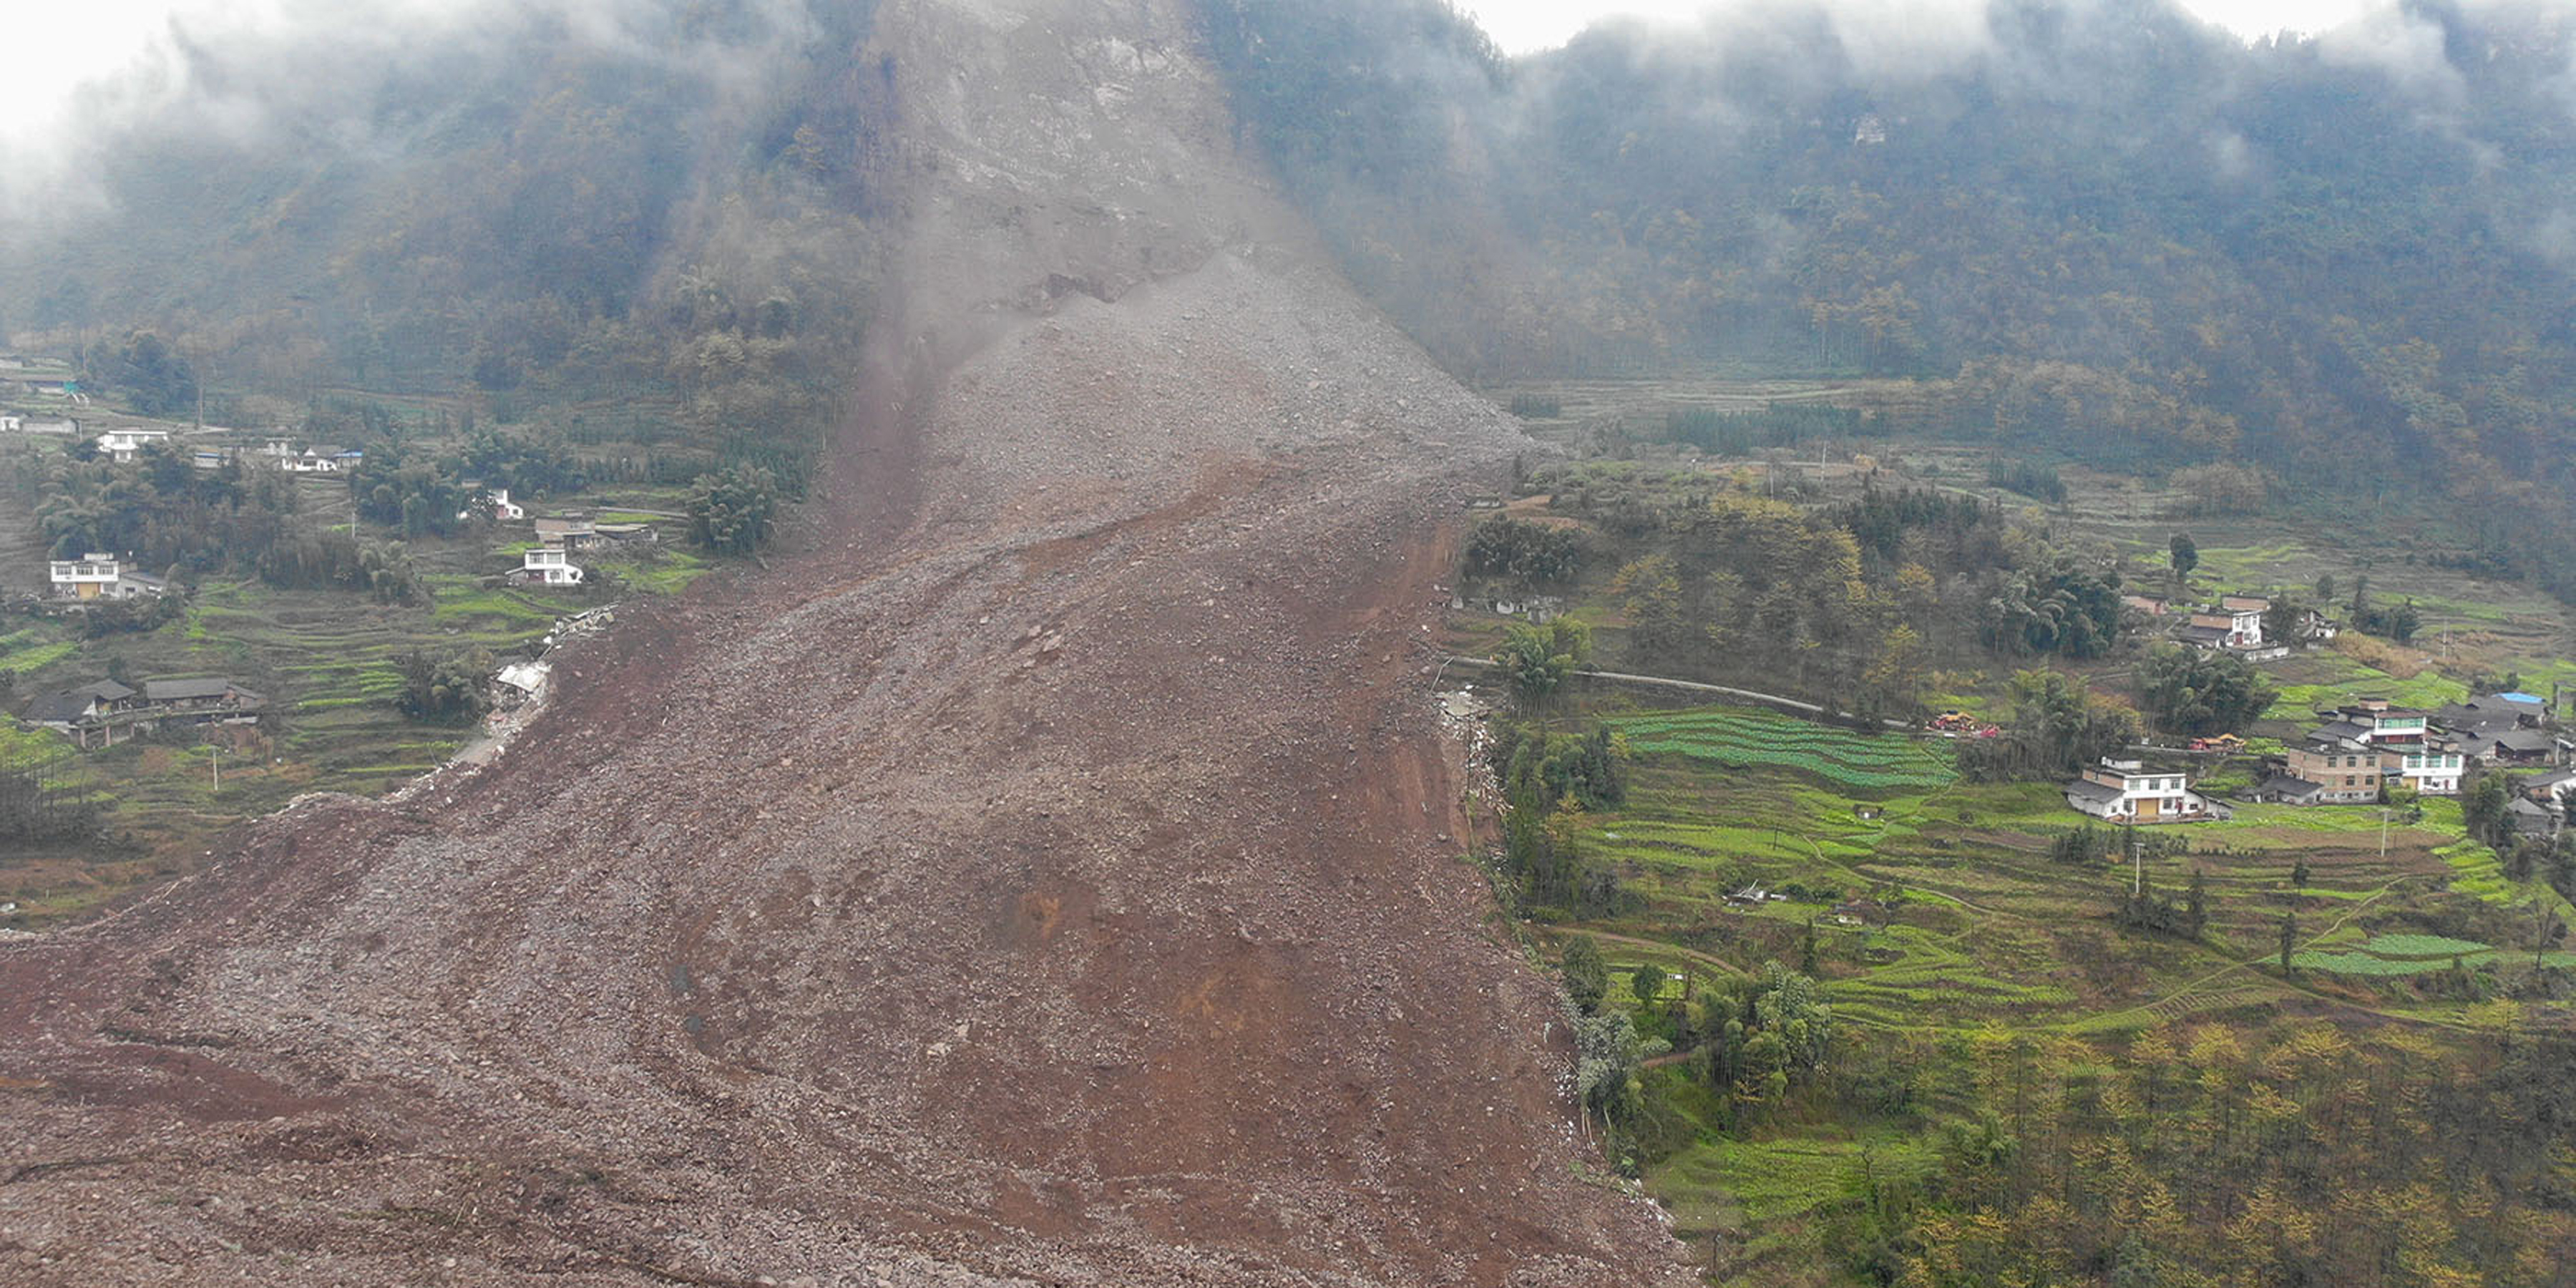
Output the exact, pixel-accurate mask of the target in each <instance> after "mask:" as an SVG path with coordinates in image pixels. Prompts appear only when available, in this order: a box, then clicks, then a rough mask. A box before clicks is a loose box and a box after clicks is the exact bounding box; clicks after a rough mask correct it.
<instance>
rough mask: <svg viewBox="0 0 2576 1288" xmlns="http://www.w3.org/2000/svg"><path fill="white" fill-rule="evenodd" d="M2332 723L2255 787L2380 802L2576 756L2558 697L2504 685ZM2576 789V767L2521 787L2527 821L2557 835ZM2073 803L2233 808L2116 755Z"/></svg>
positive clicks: (2276, 762) (2452, 791) (2332, 715)
mask: <svg viewBox="0 0 2576 1288" xmlns="http://www.w3.org/2000/svg"><path fill="white" fill-rule="evenodd" d="M2317 716H2318V719H2319V721H2320V722H2321V723H2319V724H2318V725H2317V727H2316V728H2314V729H2312V730H2310V731H2309V732H2308V734H2307V735H2306V736H2305V737H2304V738H2302V739H2300V740H2299V741H2297V742H2295V743H2291V744H2289V745H2287V746H2285V747H2283V748H2282V751H2281V754H2280V755H2279V756H2276V757H2272V758H2269V759H2268V760H2267V761H2266V763H2265V765H2264V770H2265V776H2264V777H2263V779H2262V780H2261V782H2259V783H2258V784H2257V785H2256V786H2255V787H2254V789H2253V791H2252V792H2251V793H2250V798H2251V799H2253V800H2256V801H2263V802H2269V803H2278V804H2284V805H2370V804H2377V803H2379V802H2381V801H2384V800H2386V799H2387V798H2388V793H2389V792H2390V791H2392V790H2402V791H2410V792H2413V793H2414V794H2416V795H2418V796H2457V795H2459V794H2460V793H2461V791H2462V790H2463V789H2464V787H2465V786H2466V784H2467V782H2468V781H2469V773H2470V770H2471V769H2472V767H2480V766H2483V767H2489V768H2495V769H2512V768H2521V767H2529V766H2535V765H2550V764H2556V763H2559V762H2563V761H2566V760H2568V759H2570V758H2571V757H2576V742H2571V741H2570V740H2569V739H2568V738H2566V737H2564V736H2562V735H2560V734H2558V733H2556V732H2553V731H2552V730H2551V729H2549V728H2548V727H2546V726H2547V716H2548V704H2547V703H2546V702H2545V701H2543V700H2542V699H2541V698H2540V697H2538V696H2537V695H2534V694H2529V693H2493V694H2488V695H2486V696H2485V697H2480V698H2472V699H2470V700H2468V701H2466V702H2460V703H2454V704H2452V705H2450V706H2446V707H2442V708H2440V709H2438V710H2433V711H2418V710H2413V709H2410V708H2406V707H2400V706H2397V705H2395V704H2393V703H2390V702H2388V701H2387V700H2385V699H2380V698H2364V699H2361V700H2359V701H2356V702H2352V703H2349V704H2346V705H2344V706H2340V707H2336V708H2334V709H2333V710H2330V711H2320V712H2318V713H2317ZM2571 794H2576V770H2568V769H2562V770H2558V771H2556V772H2553V773H2549V774H2544V775H2541V776H2539V777H2536V778H2532V779H2529V780H2526V781H2524V782H2522V783H2521V784H2520V787H2519V791H2518V795H2517V799H2516V801H2515V803H2514V811H2513V812H2514V814H2515V820H2516V825H2517V826H2518V827H2522V828H2524V830H2539V826H2540V825H2541V824H2545V825H2546V828H2547V830H2549V831H2551V832H2552V833H2553V834H2554V833H2555V831H2556V830H2557V828H2558V827H2559V826H2560V825H2561V821H2562V820H2563V819H2564V817H2565V805H2566V800H2567V797H2569V796H2570V795H2571ZM2066 803H2067V805H2069V806H2070V807H2072V808H2074V809H2076V810H2079V811H2081V812H2083V813H2086V814H2089V815H2092V816H2093V817H2095V818H2099V819H2103V820H2106V821H2109V822H2114V823H2194V822H2201V821H2204V820H2209V819H2223V818H2226V817H2229V814H2230V811H2229V808H2228V806H2227V805H2226V804H2225V803H2224V802H2222V801H2219V800H2217V799H2215V798H2214V797H2211V796H2210V795H2208V794H2207V793H2205V792H2203V791H2201V790H2200V789H2199V788H2198V787H2196V786H2195V785H2194V783H2193V781H2192V778H2191V775H2190V774H2189V773H2188V772H2186V771H2183V770H2178V769H2151V768H2149V767H2147V766H2146V765H2145V764H2144V763H2142V762H2140V761H2136V760H2104V761H2102V762H2101V763H2100V764H2098V765H2094V766H2091V767H2088V768H2087V769H2085V770H2084V772H2083V774H2082V776H2081V777H2079V778H2077V779H2076V780H2075V781H2074V782H2071V783H2068V784H2067V785H2066Z"/></svg>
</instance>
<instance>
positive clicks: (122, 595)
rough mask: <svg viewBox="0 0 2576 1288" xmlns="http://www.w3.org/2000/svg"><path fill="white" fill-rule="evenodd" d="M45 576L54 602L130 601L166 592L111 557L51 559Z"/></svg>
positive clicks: (154, 580)
mask: <svg viewBox="0 0 2576 1288" xmlns="http://www.w3.org/2000/svg"><path fill="white" fill-rule="evenodd" d="M47 573H48V577H47V580H49V581H50V582H51V583H52V585H53V591H54V597H55V598H57V599H134V598H136V597H138V596H142V595H158V594H160V593H161V592H162V591H163V590H166V589H168V587H167V586H166V585H165V584H164V583H163V582H162V580H161V579H160V578H158V577H146V576H143V575H142V574H140V573H136V572H130V571H127V570H126V569H125V568H124V566H123V565H122V564H120V563H119V562H118V561H117V558H116V556H114V555H102V554H87V555H82V556H81V557H80V558H78V559H55V560H52V561H50V563H49V566H48V568H47Z"/></svg>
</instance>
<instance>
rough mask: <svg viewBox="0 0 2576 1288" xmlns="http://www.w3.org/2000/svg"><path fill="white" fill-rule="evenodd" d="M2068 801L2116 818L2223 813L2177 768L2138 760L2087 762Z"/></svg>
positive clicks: (2197, 817)
mask: <svg viewBox="0 0 2576 1288" xmlns="http://www.w3.org/2000/svg"><path fill="white" fill-rule="evenodd" d="M2066 803H2067V804H2068V805H2071V806H2073V807H2075V808H2076V809H2078V810H2081V811H2083V812H2084V813H2087V814H2090V815H2092V816H2093V817H2095V818H2101V819H2109V820H2110V821H2112V822H2114V823H2197V822H2203V821H2206V820H2209V819H2214V818H2225V817H2226V816H2227V810H2226V807H2225V806H2222V805H2219V804H2217V803H2216V802H2213V801H2211V800H2210V799H2209V798H2208V797H2206V796H2203V795H2201V794H2200V793H2199V792H2196V791H2193V790H2192V787H2191V780H2190V778H2189V777H2188V776H2186V775H2184V774H2182V773H2181V772H2179V771H2176V770H2165V769H2159V770H2149V769H2147V768H2146V767H2145V766H2143V765H2142V764H2140V763H2139V762H2138V761H2134V760H2105V761H2103V762H2102V763H2101V764H2098V765H2089V766H2086V767H2085V770H2084V776H2083V777H2081V778H2078V779H2076V780H2075V781H2074V782H2071V783H2068V784H2067V785H2066Z"/></svg>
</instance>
